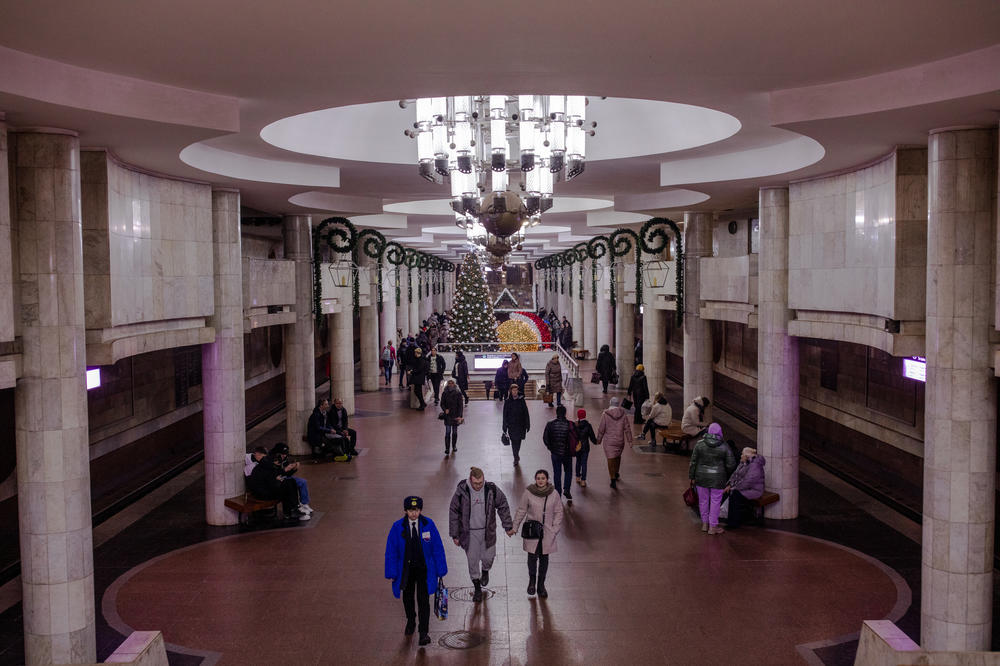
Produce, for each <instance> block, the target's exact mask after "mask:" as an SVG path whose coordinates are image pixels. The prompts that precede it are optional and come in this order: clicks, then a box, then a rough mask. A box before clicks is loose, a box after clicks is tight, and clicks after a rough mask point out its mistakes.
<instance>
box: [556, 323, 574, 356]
mask: <svg viewBox="0 0 1000 666" xmlns="http://www.w3.org/2000/svg"><path fill="white" fill-rule="evenodd" d="M559 346H560V347H562V348H563V349H565V350H566V351H569V350H570V349H572V348H573V327H572V326H571V325H570V323H569V320H568V319H566V317H563V320H562V328H561V329H559Z"/></svg>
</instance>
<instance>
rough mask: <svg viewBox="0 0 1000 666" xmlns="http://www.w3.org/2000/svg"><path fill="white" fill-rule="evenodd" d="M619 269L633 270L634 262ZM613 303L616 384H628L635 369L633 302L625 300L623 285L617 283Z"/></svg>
mask: <svg viewBox="0 0 1000 666" xmlns="http://www.w3.org/2000/svg"><path fill="white" fill-rule="evenodd" d="M619 270H620V271H621V270H635V264H622V265H621V266H620V267H619ZM614 288H615V289H616V290H617V291H616V296H617V298H616V301H615V302H616V305H615V360H616V361H617V362H618V379H619V380H620V381H619V382H618V385H619V386H620V387H622V388H625V387H627V386H628V378H629V377H631V376H632V371H633V370H635V303H626V302H625V285H624V283H619V284H617V285H615V287H614Z"/></svg>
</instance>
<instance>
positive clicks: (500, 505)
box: [448, 467, 514, 601]
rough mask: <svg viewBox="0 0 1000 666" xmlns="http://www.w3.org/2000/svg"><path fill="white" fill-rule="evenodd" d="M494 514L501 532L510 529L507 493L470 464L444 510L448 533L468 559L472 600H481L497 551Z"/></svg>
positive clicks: (511, 521) (511, 523)
mask: <svg viewBox="0 0 1000 666" xmlns="http://www.w3.org/2000/svg"><path fill="white" fill-rule="evenodd" d="M497 514H500V524H501V525H503V529H504V531H505V532H510V531H511V530H512V529H514V521H513V520H512V519H511V517H510V506H509V505H508V504H507V496H506V495H504V494H503V491H502V490H500V489H499V488H497V487H496V484H494V483H492V482H487V481H486V478H485V476H484V474H483V470H481V469H479V468H478V467H473V468H472V469H471V470H470V471H469V478H468V480H464V479H463V480H462V481H459V482H458V487H457V488H455V494H454V495H453V496H452V498H451V507H450V508H449V511H448V534H449V536H451V538H452V541H454V542H455V545H456V546H461V547H462V549H463V550H464V551H465V556H466V557H467V558H468V560H469V577H471V578H472V584H473V586H475V588H476V589H475V592H474V593H473V596H472V600H473V601H482V600H483V590H482V588H483V586H485V585H487V584H489V582H490V567H492V566H493V559H494V558H495V557H496V552H497ZM480 567H482V573H480Z"/></svg>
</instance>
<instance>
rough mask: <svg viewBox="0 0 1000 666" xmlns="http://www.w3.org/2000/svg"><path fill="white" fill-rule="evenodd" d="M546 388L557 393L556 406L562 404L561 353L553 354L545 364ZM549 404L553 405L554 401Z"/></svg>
mask: <svg viewBox="0 0 1000 666" xmlns="http://www.w3.org/2000/svg"><path fill="white" fill-rule="evenodd" d="M545 390H546V391H548V392H549V393H554V394H555V396H556V406H558V405H561V404H562V394H563V382H562V366H561V365H559V354H553V355H552V358H551V359H549V362H548V363H547V364H546V366H545ZM549 406H550V407H551V406H552V403H549Z"/></svg>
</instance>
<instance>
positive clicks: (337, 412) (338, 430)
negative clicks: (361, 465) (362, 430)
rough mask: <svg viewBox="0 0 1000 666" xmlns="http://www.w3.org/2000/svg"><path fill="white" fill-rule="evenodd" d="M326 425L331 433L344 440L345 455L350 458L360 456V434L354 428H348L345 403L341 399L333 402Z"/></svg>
mask: <svg viewBox="0 0 1000 666" xmlns="http://www.w3.org/2000/svg"><path fill="white" fill-rule="evenodd" d="M326 424H327V425H328V426H329V427H330V431H331V432H333V433H334V434H335V435H339V436H340V437H341V438H343V441H344V442H345V446H344V449H346V451H345V453H347V455H348V456H356V455H358V448H357V447H358V433H357V431H356V430H354V429H353V428H348V427H347V410H346V409H344V401H343V400H341V399H340V398H337V399H336V400H334V401H333V409H332V410H330V411H329V412H328V413H327V415H326ZM348 442H349V444H347V443H348Z"/></svg>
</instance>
